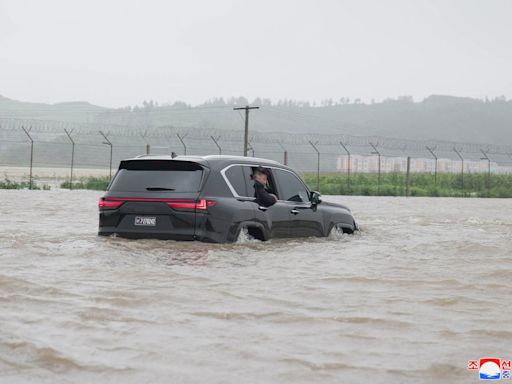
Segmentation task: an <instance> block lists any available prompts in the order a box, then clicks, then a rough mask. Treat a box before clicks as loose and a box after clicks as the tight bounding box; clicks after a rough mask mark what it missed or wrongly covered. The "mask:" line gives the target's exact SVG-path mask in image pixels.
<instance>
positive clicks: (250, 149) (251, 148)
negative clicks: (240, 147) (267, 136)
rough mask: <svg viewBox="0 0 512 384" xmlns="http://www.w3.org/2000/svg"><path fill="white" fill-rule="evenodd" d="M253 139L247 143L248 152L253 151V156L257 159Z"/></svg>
mask: <svg viewBox="0 0 512 384" xmlns="http://www.w3.org/2000/svg"><path fill="white" fill-rule="evenodd" d="M252 139H253V138H252V137H251V139H250V140H249V141H248V142H247V150H248V151H251V156H252V157H255V153H256V152H255V150H254V146H253V145H252Z"/></svg>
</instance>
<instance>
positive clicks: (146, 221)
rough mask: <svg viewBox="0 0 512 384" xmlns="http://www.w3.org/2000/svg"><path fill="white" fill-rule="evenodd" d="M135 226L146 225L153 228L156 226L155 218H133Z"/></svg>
mask: <svg viewBox="0 0 512 384" xmlns="http://www.w3.org/2000/svg"><path fill="white" fill-rule="evenodd" d="M135 225H147V226H150V227H154V226H155V225H156V217H150V216H135Z"/></svg>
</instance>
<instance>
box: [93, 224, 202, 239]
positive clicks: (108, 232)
mask: <svg viewBox="0 0 512 384" xmlns="http://www.w3.org/2000/svg"><path fill="white" fill-rule="evenodd" d="M98 235H99V236H119V237H124V238H128V239H160V240H178V241H192V240H196V237H195V236H194V233H193V232H191V233H169V232H165V231H154V232H153V231H151V232H150V231H135V230H134V231H130V230H121V231H119V230H116V228H114V227H110V228H109V227H100V228H99V229H98Z"/></svg>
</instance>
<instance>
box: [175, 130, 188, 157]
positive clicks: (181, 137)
mask: <svg viewBox="0 0 512 384" xmlns="http://www.w3.org/2000/svg"><path fill="white" fill-rule="evenodd" d="M176 136H178V139H180V141H181V145H183V154H184V155H185V156H186V155H187V145H186V144H185V142H184V141H183V139H184V138H185V137H187V134H186V133H185V134H184V135H183V136H181V135H180V134H179V133H177V134H176Z"/></svg>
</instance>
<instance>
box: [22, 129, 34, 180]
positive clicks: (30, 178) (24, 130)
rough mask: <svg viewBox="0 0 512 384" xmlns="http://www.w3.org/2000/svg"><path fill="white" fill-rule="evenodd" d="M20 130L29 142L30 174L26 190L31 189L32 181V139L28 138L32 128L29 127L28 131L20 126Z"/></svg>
mask: <svg viewBox="0 0 512 384" xmlns="http://www.w3.org/2000/svg"><path fill="white" fill-rule="evenodd" d="M21 129H23V132H25V134H26V135H27V136H28V139H29V140H30V174H29V178H28V189H32V186H33V181H32V164H33V162H34V139H32V136H30V134H29V132H30V131H31V130H32V127H30V128H29V129H28V130H27V129H25V127H24V126H21Z"/></svg>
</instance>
